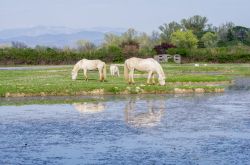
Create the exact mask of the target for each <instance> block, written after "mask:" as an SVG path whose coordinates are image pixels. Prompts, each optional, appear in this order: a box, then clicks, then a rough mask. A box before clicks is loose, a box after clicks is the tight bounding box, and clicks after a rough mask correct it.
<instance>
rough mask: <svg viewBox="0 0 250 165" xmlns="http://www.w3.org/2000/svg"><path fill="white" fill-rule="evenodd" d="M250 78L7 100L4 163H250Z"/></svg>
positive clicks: (0, 122)
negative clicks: (192, 91) (205, 87)
mask: <svg viewBox="0 0 250 165" xmlns="http://www.w3.org/2000/svg"><path fill="white" fill-rule="evenodd" d="M249 82H250V81H249V79H244V80H242V79H240V80H237V81H236V85H234V86H232V87H230V88H229V89H228V90H227V91H226V92H225V93H224V94H201V95H143V96H108V97H107V99H104V100H103V101H99V102H85V103H84V102H82V103H74V104H52V105H38V104H36V105H23V106H0V116H1V117H0V134H1V136H0V164H208V165H210V164H227V165H228V164H249V162H250V101H249V100H250V99H249V98H250V90H249V86H250V85H249V84H250V83H249ZM99 100H100V99H99ZM10 101H11V100H10Z"/></svg>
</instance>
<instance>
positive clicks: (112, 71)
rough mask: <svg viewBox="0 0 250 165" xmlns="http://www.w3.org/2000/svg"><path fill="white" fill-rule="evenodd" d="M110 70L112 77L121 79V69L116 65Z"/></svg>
mask: <svg viewBox="0 0 250 165" xmlns="http://www.w3.org/2000/svg"><path fill="white" fill-rule="evenodd" d="M109 69H110V74H111V76H117V77H120V74H119V68H118V66H117V65H116V64H111V65H110V68H109Z"/></svg>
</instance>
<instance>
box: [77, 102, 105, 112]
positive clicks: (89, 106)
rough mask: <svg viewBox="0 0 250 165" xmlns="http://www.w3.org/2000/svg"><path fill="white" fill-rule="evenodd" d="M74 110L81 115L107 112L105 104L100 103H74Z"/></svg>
mask: <svg viewBox="0 0 250 165" xmlns="http://www.w3.org/2000/svg"><path fill="white" fill-rule="evenodd" d="M73 106H74V108H75V109H76V110H77V111H78V112H80V113H98V112H102V111H104V110H105V104H104V103H101V102H98V103H87V102H84V103H74V104H73Z"/></svg>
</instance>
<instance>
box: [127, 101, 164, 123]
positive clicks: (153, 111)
mask: <svg viewBox="0 0 250 165" xmlns="http://www.w3.org/2000/svg"><path fill="white" fill-rule="evenodd" d="M165 108H166V107H165V101H164V99H157V100H153V99H150V100H139V101H137V99H136V98H131V99H130V100H129V102H128V103H127V105H126V107H125V121H126V122H127V123H128V124H129V125H130V126H133V127H153V126H156V125H158V124H159V123H160V121H161V119H162V117H163V115H164V113H165Z"/></svg>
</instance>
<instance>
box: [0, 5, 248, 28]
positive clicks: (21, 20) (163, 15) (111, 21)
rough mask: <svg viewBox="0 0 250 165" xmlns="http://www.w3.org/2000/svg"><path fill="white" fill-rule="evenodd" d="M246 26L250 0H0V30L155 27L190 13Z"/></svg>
mask: <svg viewBox="0 0 250 165" xmlns="http://www.w3.org/2000/svg"><path fill="white" fill-rule="evenodd" d="M196 14H198V15H202V16H206V17H207V18H208V19H209V23H212V24H213V25H216V26H217V25H219V24H221V23H225V22H228V21H232V22H234V23H235V24H237V25H243V26H248V27H250V0H206V1H205V0H0V29H6V28H17V27H31V26H38V25H44V26H66V27H71V28H90V27H100V26H107V27H121V28H129V27H133V28H135V29H137V30H139V31H146V32H151V31H153V30H158V27H159V26H160V25H162V24H163V23H167V22H170V21H173V20H175V21H180V20H181V19H182V18H188V17H190V16H193V15H196Z"/></svg>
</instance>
